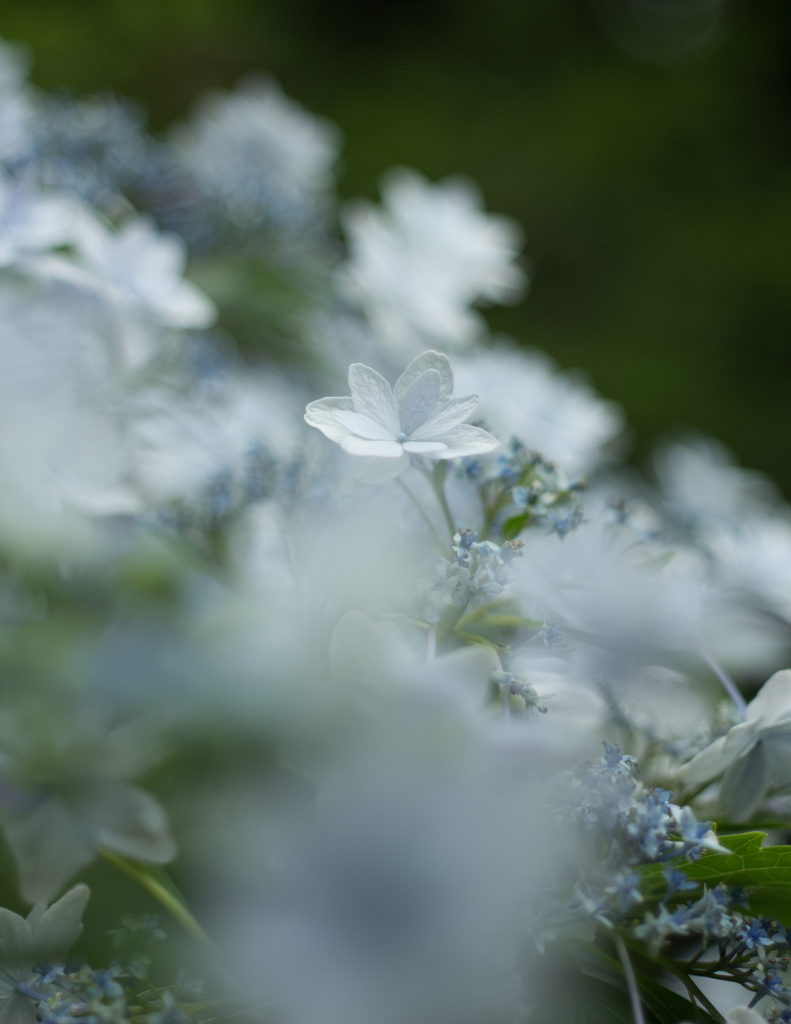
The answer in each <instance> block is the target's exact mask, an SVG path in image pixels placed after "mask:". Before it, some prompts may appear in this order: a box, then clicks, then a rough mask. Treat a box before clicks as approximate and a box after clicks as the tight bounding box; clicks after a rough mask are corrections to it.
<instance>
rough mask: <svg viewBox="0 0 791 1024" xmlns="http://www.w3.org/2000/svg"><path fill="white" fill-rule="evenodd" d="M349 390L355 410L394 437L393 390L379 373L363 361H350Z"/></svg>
mask: <svg viewBox="0 0 791 1024" xmlns="http://www.w3.org/2000/svg"><path fill="white" fill-rule="evenodd" d="M349 390H350V391H351V393H352V398H353V399H354V409H355V412H361V413H362V414H363V416H369V417H370V418H371V419H372V420H375V421H376V422H377V423H381V424H382V426H383V427H387V429H388V430H390V431H391V432H392V434H393V437H395V436H396V435H397V434H398V433H399V431H400V429H401V428H400V426H399V420H398V409H397V408H396V403H395V399H394V398H393V391H392V388H391V387H390V385H389V384H388V383H387V381H386V380H385V379H384V377H383V376H382V375H381V373H377V372H376V370H372V369H371V367H370V366H366V365H365V364H364V363H352V365H351V366H350V367H349Z"/></svg>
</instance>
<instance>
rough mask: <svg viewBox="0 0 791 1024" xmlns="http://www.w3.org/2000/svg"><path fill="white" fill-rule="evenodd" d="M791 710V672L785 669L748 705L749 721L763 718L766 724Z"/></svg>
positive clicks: (770, 680) (762, 688)
mask: <svg viewBox="0 0 791 1024" xmlns="http://www.w3.org/2000/svg"><path fill="white" fill-rule="evenodd" d="M789 708H791V670H790V669H787V668H784V669H781V671H780V672H775V674H774V675H773V676H771V677H770V678H769V679H767V681H766V682H765V683H764V685H763V686H762V687H761V689H760V690H759V691H758V693H757V694H756V696H755V697H753V699H752V700H751V701H750V703H749V704H748V705H747V710H746V715H745V717H746V718H747V720H748V721H750V720H751V719H753V718H762V719H763V720H764V721H765V722H768V721H770V720H771V719H774V718H776V717H777V716H778V715H781V714H782V713H783V712H785V711H788V710H789Z"/></svg>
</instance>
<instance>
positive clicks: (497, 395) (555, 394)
mask: <svg viewBox="0 0 791 1024" xmlns="http://www.w3.org/2000/svg"><path fill="white" fill-rule="evenodd" d="M454 366H455V373H456V379H457V381H458V383H459V386H460V387H461V389H462V390H466V389H467V388H468V387H469V386H470V384H471V383H472V382H473V381H474V382H475V390H476V391H478V392H480V395H481V409H480V415H481V417H482V418H483V420H484V422H485V423H486V424H487V426H489V427H491V429H492V430H494V431H495V433H496V434H497V435H498V437H501V438H502V439H503V440H507V439H509V438H511V437H516V438H518V440H520V441H521V442H522V443H523V444H525V445H527V447H528V448H533V449H534V450H535V451H538V452H540V453H541V454H542V455H543V456H544V457H545V458H547V459H550V460H551V461H552V462H556V463H557V464H558V466H559V467H560V468H561V469H562V470H563V471H564V472H565V473H566V474H567V475H569V476H578V475H580V474H583V473H587V472H589V471H590V470H592V469H594V468H595V466H596V464H597V463H598V462H599V461H600V459H601V452H602V447H603V446H604V445H606V444H607V443H608V442H610V441H612V440H613V439H614V438H615V437H616V436H617V435H618V433H619V432H620V430H621V428H622V426H623V415H622V413H621V410H620V408H619V407H618V406H617V405H616V404H615V403H614V402H606V401H604V400H603V399H601V398H599V396H598V395H597V394H596V392H595V391H594V390H593V388H592V387H591V386H590V384H588V382H587V381H586V380H585V379H584V377H581V376H580V375H574V374H571V373H563V372H561V371H559V369H558V367H557V366H556V365H555V363H553V362H552V360H551V359H549V357H548V356H545V355H544V354H543V353H541V352H535V351H533V352H525V351H523V350H521V349H517V348H511V347H506V346H505V345H497V346H496V347H494V348H491V349H487V350H484V351H477V352H472V353H470V355H468V356H467V355H465V356H462V357H460V358H459V360H458V362H457V363H455V364H454Z"/></svg>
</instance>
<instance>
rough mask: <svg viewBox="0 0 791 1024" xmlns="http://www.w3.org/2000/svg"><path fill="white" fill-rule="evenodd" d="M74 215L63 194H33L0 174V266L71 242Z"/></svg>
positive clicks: (17, 262) (30, 190) (11, 263)
mask: <svg viewBox="0 0 791 1024" xmlns="http://www.w3.org/2000/svg"><path fill="white" fill-rule="evenodd" d="M77 212H78V211H77V208H76V205H75V204H74V203H73V202H71V201H69V200H68V199H67V198H65V197H64V196H62V195H58V194H57V193H47V192H36V191H34V190H33V189H31V188H28V187H27V186H25V185H24V184H23V183H21V182H19V181H14V180H13V179H11V178H10V177H8V176H7V175H3V174H0V267H8V266H14V265H15V264H19V263H24V262H26V261H29V260H30V259H31V257H34V256H35V255H36V254H38V253H42V252H46V251H48V250H50V249H53V248H57V247H58V246H61V245H65V244H67V243H69V242H72V241H74V234H75V231H76V224H77Z"/></svg>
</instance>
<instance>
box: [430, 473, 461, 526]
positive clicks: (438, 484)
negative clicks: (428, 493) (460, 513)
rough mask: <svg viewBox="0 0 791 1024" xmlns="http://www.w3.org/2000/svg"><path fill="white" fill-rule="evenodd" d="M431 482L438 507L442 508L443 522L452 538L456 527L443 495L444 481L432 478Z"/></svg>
mask: <svg viewBox="0 0 791 1024" xmlns="http://www.w3.org/2000/svg"><path fill="white" fill-rule="evenodd" d="M431 484H432V486H433V488H434V493H435V494H436V496H437V501H438V502H439V507H440V508H441V509H442V514H443V515H444V516H445V522H446V523H447V524H448V529H449V530H450V536H451V540H452V539H453V536H454V534H455V533H456V527H455V526H454V524H453V514H452V512H451V510H450V506H449V505H448V499H447V498H446V497H445V486H444V481H438V480H434V479H432V481H431Z"/></svg>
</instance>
